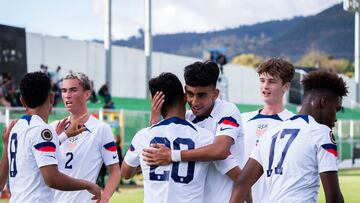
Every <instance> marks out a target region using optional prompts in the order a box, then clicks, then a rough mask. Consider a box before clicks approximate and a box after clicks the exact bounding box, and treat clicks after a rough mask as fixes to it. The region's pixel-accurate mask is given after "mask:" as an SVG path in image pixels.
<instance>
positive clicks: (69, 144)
mask: <svg viewBox="0 0 360 203" xmlns="http://www.w3.org/2000/svg"><path fill="white" fill-rule="evenodd" d="M78 139H79V138H78V136H75V137H70V138H69V139H68V140H67V142H66V146H67V147H68V148H69V149H70V150H73V149H75V147H76V145H77V143H78Z"/></svg>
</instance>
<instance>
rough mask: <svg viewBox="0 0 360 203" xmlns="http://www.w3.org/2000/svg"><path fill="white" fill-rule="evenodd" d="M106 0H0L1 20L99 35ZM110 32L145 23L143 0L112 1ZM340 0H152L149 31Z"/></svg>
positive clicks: (312, 8)
mask: <svg viewBox="0 0 360 203" xmlns="http://www.w3.org/2000/svg"><path fill="white" fill-rule="evenodd" d="M104 2H105V0H57V1H56V0H0V24H5V25H11V26H17V27H24V28H26V30H27V32H33V33H40V34H44V35H52V36H68V37H69V38H72V39H81V40H91V39H103V36H104ZM112 2H113V3H112V4H113V14H112V17H113V27H112V28H113V37H114V38H116V39H123V38H127V37H129V36H132V35H136V34H137V33H138V29H139V28H143V26H144V14H143V13H144V0H112ZM340 2H341V0H152V5H153V15H152V16H153V21H152V23H153V33H154V34H159V33H176V32H182V31H188V32H205V31H210V30H220V29H224V28H229V27H236V26H239V25H248V24H254V23H257V22H265V21H269V20H277V19H286V18H291V17H294V16H299V15H302V16H308V15H313V14H316V13H318V12H320V11H322V10H324V9H326V8H328V7H330V6H332V5H334V4H336V3H340Z"/></svg>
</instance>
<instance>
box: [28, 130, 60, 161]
mask: <svg viewBox="0 0 360 203" xmlns="http://www.w3.org/2000/svg"><path fill="white" fill-rule="evenodd" d="M29 135H31V138H30V145H31V152H32V153H33V155H34V157H35V161H36V164H37V166H38V167H39V168H40V167H43V166H47V165H58V160H57V152H56V150H57V149H58V143H59V141H58V138H57V135H56V133H55V132H54V131H53V130H52V128H51V126H50V125H49V126H39V127H35V128H32V129H30V130H29Z"/></svg>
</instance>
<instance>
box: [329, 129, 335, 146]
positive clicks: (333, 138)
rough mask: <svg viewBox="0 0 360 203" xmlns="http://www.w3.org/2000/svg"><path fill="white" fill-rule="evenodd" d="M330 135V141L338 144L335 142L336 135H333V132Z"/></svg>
mask: <svg viewBox="0 0 360 203" xmlns="http://www.w3.org/2000/svg"><path fill="white" fill-rule="evenodd" d="M329 135H330V140H331V142H332V143H333V144H336V140H335V136H334V133H333V132H332V131H330V133H329Z"/></svg>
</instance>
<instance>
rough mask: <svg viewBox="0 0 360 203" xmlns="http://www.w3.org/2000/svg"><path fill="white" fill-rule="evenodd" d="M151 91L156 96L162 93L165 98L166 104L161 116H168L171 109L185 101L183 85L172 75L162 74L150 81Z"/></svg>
mask: <svg viewBox="0 0 360 203" xmlns="http://www.w3.org/2000/svg"><path fill="white" fill-rule="evenodd" d="M148 84H149V90H150V92H151V95H152V96H154V95H155V93H156V92H160V91H161V92H162V93H163V94H164V96H165V98H164V100H165V101H164V104H163V106H162V108H161V114H162V115H163V116H164V115H166V114H167V112H168V110H169V108H171V107H172V106H173V105H175V104H179V103H180V102H182V101H183V99H184V90H183V87H182V84H181V82H180V80H179V78H178V77H176V75H174V74H172V73H161V74H160V75H159V76H158V77H155V78H152V79H151V80H150V81H149V83H148Z"/></svg>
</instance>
